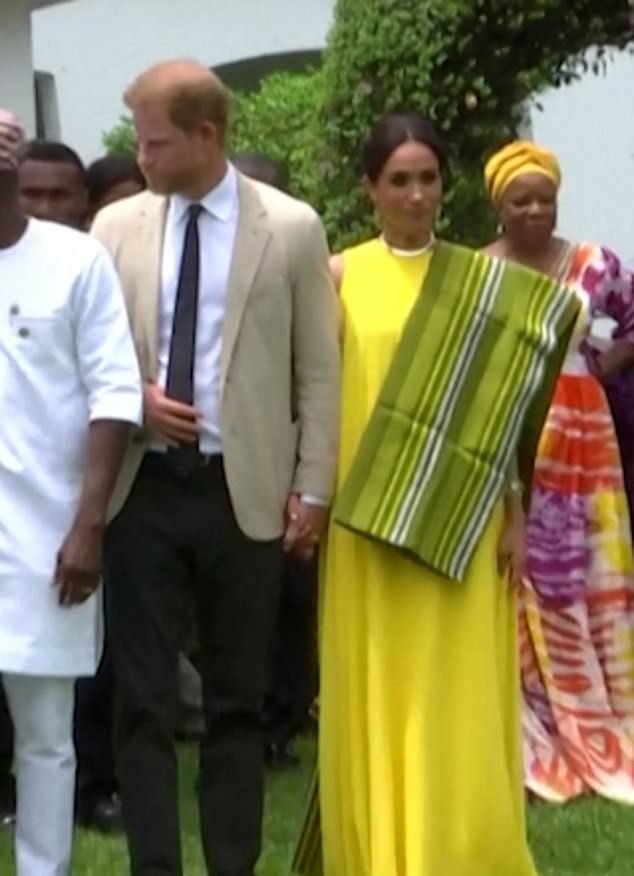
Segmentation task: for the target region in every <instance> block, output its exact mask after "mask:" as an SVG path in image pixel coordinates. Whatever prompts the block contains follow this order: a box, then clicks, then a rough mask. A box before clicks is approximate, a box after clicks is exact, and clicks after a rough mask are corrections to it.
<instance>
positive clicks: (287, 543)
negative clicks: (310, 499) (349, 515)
mask: <svg viewBox="0 0 634 876" xmlns="http://www.w3.org/2000/svg"><path fill="white" fill-rule="evenodd" d="M327 522H328V508H327V507H326V506H324V505H312V504H308V503H307V502H304V501H302V499H301V497H300V496H298V495H297V493H292V494H291V496H290V497H289V500H288V502H287V504H286V532H285V534H284V543H283V547H284V551H285V552H286V553H293V554H295V555H296V556H298V557H300V558H301V559H303V560H310V559H311V557H312V556H313V555H314V553H315V549H316V547H317V545H318V543H319V539H320V538H321V536H322V535H323V533H324V531H325V529H326V523H327Z"/></svg>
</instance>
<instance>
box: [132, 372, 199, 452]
mask: <svg viewBox="0 0 634 876" xmlns="http://www.w3.org/2000/svg"><path fill="white" fill-rule="evenodd" d="M143 410H144V421H145V426H146V428H147V429H149V431H150V432H153V433H154V434H155V435H158V436H160V437H161V438H163V439H164V440H165V441H167V443H168V444H169V445H171V446H172V447H176V446H178V445H179V444H195V442H196V441H197V440H198V436H199V433H200V428H199V426H198V416H199V415H198V411H197V410H196V409H195V408H193V407H192V406H191V405H186V404H184V403H183V402H179V401H174V399H171V398H168V397H167V396H166V395H165V393H164V392H163V390H162V389H161V388H160V386H157V385H156V383H146V384H145V386H144V387H143Z"/></svg>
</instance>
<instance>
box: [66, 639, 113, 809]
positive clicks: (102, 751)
mask: <svg viewBox="0 0 634 876" xmlns="http://www.w3.org/2000/svg"><path fill="white" fill-rule="evenodd" d="M75 749H76V752H77V802H78V805H79V806H82V805H86V806H89V805H90V804H91V802H94V801H95V800H96V799H97V798H99V797H101V796H104V795H106V796H110V795H111V794H113V793H114V792H115V791H116V790H117V779H116V774H115V765H114V673H113V671H112V661H111V659H110V653H109V649H108V644H107V642H106V648H105V650H104V653H103V657H102V659H101V663H100V664H99V669H98V670H97V674H96V675H94V676H92V677H90V678H80V679H78V681H77V692H76V698H75Z"/></svg>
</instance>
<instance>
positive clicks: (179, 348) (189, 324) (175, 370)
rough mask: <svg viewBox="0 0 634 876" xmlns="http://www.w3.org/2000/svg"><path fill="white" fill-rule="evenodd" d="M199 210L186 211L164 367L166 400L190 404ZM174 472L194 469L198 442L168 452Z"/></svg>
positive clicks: (194, 341) (194, 208) (191, 208)
mask: <svg viewBox="0 0 634 876" xmlns="http://www.w3.org/2000/svg"><path fill="white" fill-rule="evenodd" d="M202 211H203V208H202V207H201V206H200V204H192V205H191V207H190V208H189V211H188V214H189V216H188V221H187V228H186V230H185V242H184V246H183V257H182V260H181V266H180V272H179V276H178V287H177V290H176V304H175V307H174V322H173V323H172V341H171V344H170V356H169V363H168V367H167V381H166V385H165V394H166V395H167V396H169V398H173V399H175V400H177V401H181V402H184V403H185V404H188V405H193V403H194V363H195V359H196V323H197V318H198V290H199V286H200V238H199V234H198V218H199V216H200V214H201V213H202ZM170 457H171V462H172V463H173V465H174V468H175V470H177V472H178V473H179V474H181V475H183V476H186V475H188V474H191V473H192V471H193V470H194V469H195V468H196V466H197V464H198V461H199V458H198V443H197V442H196V443H195V444H181V445H180V446H179V447H175V448H172V449H171V450H170Z"/></svg>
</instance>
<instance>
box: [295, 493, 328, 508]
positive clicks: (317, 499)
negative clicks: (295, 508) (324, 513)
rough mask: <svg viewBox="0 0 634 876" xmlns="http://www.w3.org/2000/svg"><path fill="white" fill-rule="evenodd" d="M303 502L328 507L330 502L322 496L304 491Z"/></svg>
mask: <svg viewBox="0 0 634 876" xmlns="http://www.w3.org/2000/svg"><path fill="white" fill-rule="evenodd" d="M301 499H302V502H303V503H304V505H318V506H319V507H320V508H327V507H328V505H329V504H330V502H328V501H327V500H326V499H322V498H321V496H311V495H310V493H302V497H301Z"/></svg>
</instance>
